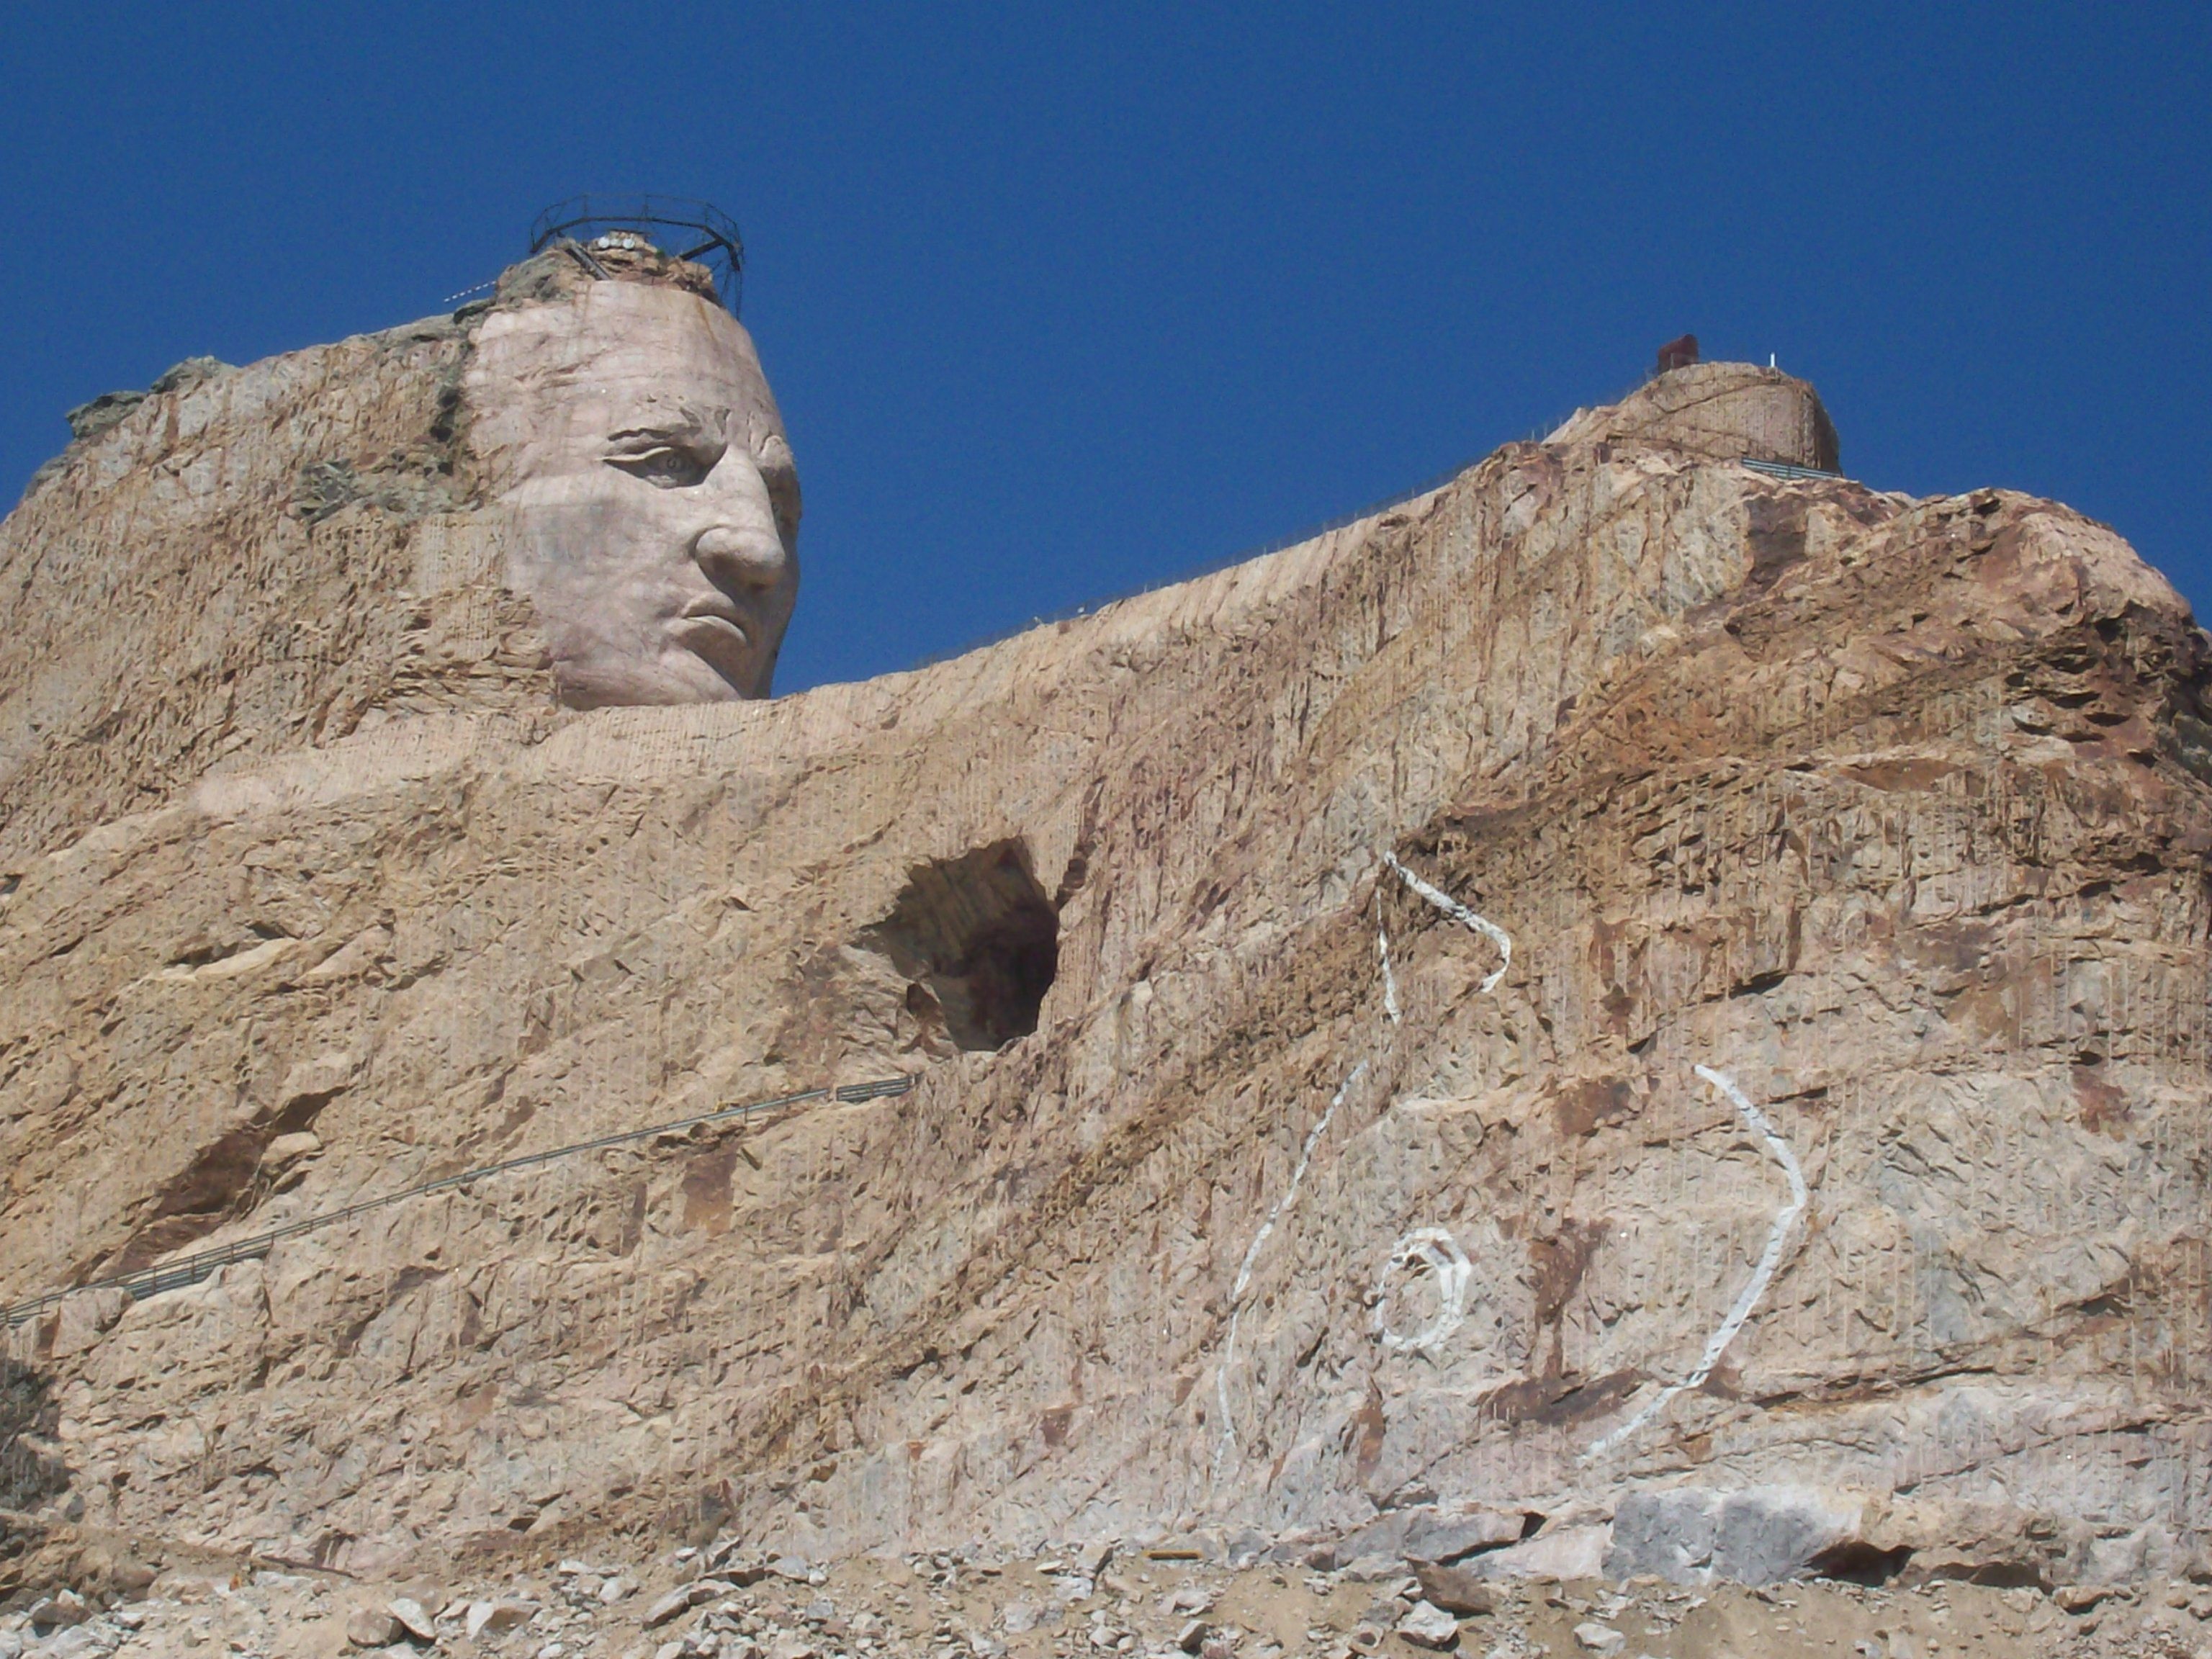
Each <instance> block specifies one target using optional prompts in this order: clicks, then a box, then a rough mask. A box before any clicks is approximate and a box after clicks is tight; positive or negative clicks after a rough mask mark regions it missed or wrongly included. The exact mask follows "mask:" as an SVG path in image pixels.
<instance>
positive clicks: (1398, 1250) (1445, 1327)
mask: <svg viewBox="0 0 2212 1659" xmlns="http://www.w3.org/2000/svg"><path fill="white" fill-rule="evenodd" d="M1417 1263H1419V1264H1422V1265H1425V1266H1426V1267H1428V1268H1429V1270H1430V1271H1431V1272H1432V1273H1435V1274H1436V1276H1437V1312H1436V1316H1435V1317H1434V1318H1432V1319H1431V1320H1430V1321H1429V1322H1428V1323H1427V1324H1425V1325H1424V1326H1422V1327H1421V1328H1420V1329H1419V1330H1418V1331H1415V1332H1414V1333H1413V1334H1412V1335H1411V1336H1401V1335H1399V1334H1398V1333H1397V1332H1395V1331H1394V1330H1392V1329H1391V1328H1390V1327H1389V1316H1390V1278H1391V1275H1392V1274H1393V1273H1395V1272H1396V1271H1397V1270H1398V1269H1399V1268H1400V1267H1413V1266H1414V1265H1415V1264H1417ZM1472 1279H1474V1263H1473V1262H1471V1261H1468V1259H1467V1252H1466V1251H1465V1250H1462V1249H1460V1247H1459V1241H1458V1240H1457V1239H1455V1238H1454V1237H1452V1236H1451V1235H1450V1234H1449V1232H1447V1231H1444V1230H1443V1228H1442V1227H1416V1228H1415V1229H1414V1230H1413V1231H1412V1232H1410V1233H1407V1235H1406V1236H1405V1237H1403V1238H1401V1239H1400V1240H1399V1241H1398V1243H1396V1244H1395V1246H1394V1247H1393V1248H1392V1249H1391V1251H1390V1256H1389V1260H1388V1261H1385V1262H1384V1263H1383V1277H1382V1278H1380V1279H1377V1280H1376V1282H1375V1337H1376V1340H1377V1341H1378V1342H1380V1343H1382V1345H1383V1346H1384V1347H1386V1348H1388V1349H1389V1350H1390V1352H1393V1353H1405V1352H1409V1351H1410V1352H1418V1353H1428V1352H1432V1351H1433V1350H1434V1349H1436V1348H1437V1346H1440V1345H1441V1344H1442V1343H1443V1340H1444V1339H1445V1338H1447V1337H1449V1335H1450V1334H1452V1333H1453V1332H1454V1331H1455V1330H1457V1329H1458V1328H1460V1327H1461V1326H1462V1325H1463V1324H1465V1323H1466V1322H1467V1287H1468V1283H1469V1282H1470V1281H1471V1280H1472Z"/></svg>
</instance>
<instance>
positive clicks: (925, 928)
mask: <svg viewBox="0 0 2212 1659" xmlns="http://www.w3.org/2000/svg"><path fill="white" fill-rule="evenodd" d="M864 943H866V944H867V945H870V946H871V947H872V948H875V949H879V950H881V951H884V953H885V954H886V955H888V956H889V957H890V959H891V962H892V963H893V965H895V966H896V968H897V969H898V970H899V972H900V973H902V974H903V975H906V976H907V978H908V980H909V981H912V985H911V987H910V988H909V990H908V994H907V1006H908V1008H909V1009H910V1010H912V1011H913V1012H914V1013H915V1017H916V1018H919V1019H920V1020H921V1022H922V1024H923V1025H924V1026H925V1027H927V1026H928V1025H930V1024H935V1023H939V1022H941V1023H942V1024H943V1027H944V1030H945V1034H946V1035H947V1036H950V1037H951V1039H952V1041H953V1042H956V1043H957V1044H958V1045H959V1046H960V1047H961V1048H968V1049H979V1050H985V1051H988V1050H991V1049H995V1048H1004V1047H1005V1046H1006V1044H1007V1043H1009V1042H1012V1041H1013V1040H1014V1039H1015V1038H1016V1037H1022V1036H1028V1035H1029V1034H1030V1032H1032V1031H1034V1030H1036V1028H1037V1010H1038V1008H1039V1007H1040V1006H1042V1003H1043V1001H1044V994H1045V993H1046V992H1047V991H1048V990H1049V989H1051V988H1052V981H1053V978H1054V975H1056V974H1057V973H1058V972H1059V971H1060V914H1059V912H1058V910H1057V909H1055V908H1054V905H1053V902H1052V900H1051V899H1050V898H1049V897H1048V896H1047V895H1046V893H1045V890H1044V888H1043V887H1042V885H1041V884H1039V883H1038V881H1037V878H1036V867H1035V864H1034V861H1033V860H1032V859H1031V857H1030V849H1029V845H1028V843H1027V842H1024V841H1022V840H1020V839H1018V838H1016V839H1012V840H1008V841H1000V842H992V843H991V844H990V845H989V846H987V847H979V848H976V849H975V851H973V852H971V853H964V854H962V855H961V856H960V857H958V858H957V859H940V860H933V861H932V862H930V863H928V864H923V865H917V866H915V868H914V869H912V870H911V871H909V872H908V875H907V884H906V886H905V887H904V889H902V890H901V892H900V894H899V896H898V901H897V902H896V904H894V905H893V906H892V907H891V913H890V915H888V916H887V917H885V918H884V920H883V921H881V922H879V923H878V924H877V925H876V926H875V927H873V928H872V929H870V930H869V933H868V935H867V937H866V939H865V940H864Z"/></svg>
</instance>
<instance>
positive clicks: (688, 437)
mask: <svg viewBox="0 0 2212 1659" xmlns="http://www.w3.org/2000/svg"><path fill="white" fill-rule="evenodd" d="M633 418H635V419H636V420H637V422H638V424H637V425H635V426H626V427H617V428H616V429H615V430H613V431H612V432H610V433H609V434H607V441H608V442H609V443H627V442H641V441H642V442H659V443H690V442H701V443H711V444H727V443H728V441H729V423H730V411H729V410H726V409H705V410H702V409H695V408H693V407H691V406H690V404H685V405H684V407H683V408H681V409H680V410H675V411H673V412H672V413H671V414H670V415H669V416H667V417H666V418H665V419H653V418H652V417H650V416H642V415H641V416H635V417H633Z"/></svg>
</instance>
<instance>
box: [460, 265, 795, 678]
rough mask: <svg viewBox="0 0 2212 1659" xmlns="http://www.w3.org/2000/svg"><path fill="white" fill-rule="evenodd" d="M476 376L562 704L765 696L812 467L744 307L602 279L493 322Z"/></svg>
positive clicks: (517, 559) (474, 435)
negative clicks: (772, 385)
mask: <svg viewBox="0 0 2212 1659" xmlns="http://www.w3.org/2000/svg"><path fill="white" fill-rule="evenodd" d="M467 389H468V396H469V404H470V410H471V444H472V446H473V447H474V448H475V451H476V453H477V457H478V459H479V460H480V462H481V464H482V465H483V468H484V471H485V474H486V482H487V483H488V484H489V488H490V489H491V491H492V493H493V494H494V495H495V496H496V497H497V499H498V500H499V501H501V503H503V504H504V505H505V506H506V507H508V508H509V509H511V511H512V512H513V525H514V530H515V541H514V546H513V551H512V553H511V555H510V557H509V568H508V580H509V582H510V583H511V585H512V586H514V587H516V588H517V589H519V590H520V591H521V592H524V593H526V594H527V595H529V597H530V599H531V600H532V603H533V605H535V607H536V609H537V612H538V626H539V627H540V628H541V629H543V630H544V634H545V636H546V641H547V643H548V645H549V646H550V649H551V653H552V657H553V670H554V678H555V684H556V687H557V688H558V692H559V696H560V698H561V701H562V702H564V703H567V704H568V705H569V706H570V707H572V708H604V707H606V706H608V705H611V704H629V703H684V702H727V701H730V700H732V699H735V698H739V697H764V696H767V695H768V694H769V681H770V678H771V677H772V676H773V675H774V673H775V656H776V651H777V649H778V647H781V644H782V643H783V632H784V629H785V627H786V626H787V624H788V623H790V621H791V610H792V605H793V600H794V599H796V598H797V595H798V591H799V552H798V539H799V475H798V472H797V471H796V470H795V469H794V467H793V463H792V456H791V447H790V445H789V444H787V442H786V441H784V435H783V422H782V418H781V416H779V415H778V414H777V412H776V407H775V398H774V396H773V395H771V394H770V392H769V389H768V381H767V380H766V379H765V377H763V374H762V373H761V367H760V360H759V358H758V357H757V356H755V355H754V352H753V344H752V341H751V338H750V337H749V336H748V335H747V334H746V333H745V331H744V329H743V328H741V327H740V326H739V325H738V322H737V319H734V318H733V317H732V316H731V315H730V314H729V313H727V312H726V311H725V310H723V309H722V308H721V307H719V306H716V305H714V304H712V303H710V302H708V301H705V300H702V299H701V298H700V297H699V296H698V295H696V294H691V293H687V292H685V291H684V290H683V289H679V288H673V287H655V286H648V285H647V284H644V283H630V282H623V281H611V282H593V283H586V284H584V285H583V286H581V287H580V288H578V289H575V290H574V292H571V293H569V294H568V295H563V296H562V298H560V299H557V300H555V301H549V302H546V303H543V304H537V305H529V306H525V307H520V308H519V309H516V310H511V311H498V312H494V313H492V314H491V315H489V317H487V318H486V319H484V321H483V325H482V326H481V327H480V329H479V330H478V332H477V343H476V354H475V356H474V359H473V360H472V362H471V366H470V369H469V375H468V387H467Z"/></svg>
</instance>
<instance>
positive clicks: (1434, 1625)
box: [1397, 1601, 1459, 1652]
mask: <svg viewBox="0 0 2212 1659" xmlns="http://www.w3.org/2000/svg"><path fill="white" fill-rule="evenodd" d="M1397 1631H1398V1634H1399V1635H1400V1636H1401V1637H1402V1638H1405V1639H1406V1640H1407V1641H1408V1642H1411V1643H1412V1644H1413V1645H1414V1646H1415V1647H1417V1648H1431V1649H1434V1650H1437V1651H1438V1652H1441V1651H1443V1650H1444V1649H1446V1648H1449V1647H1455V1646H1456V1645H1457V1644H1458V1643H1459V1620H1456V1619H1455V1618H1453V1617H1452V1615H1451V1614H1450V1613H1448V1612H1446V1611H1445V1610H1444V1609H1443V1608H1442V1607H1437V1605H1436V1604H1435V1603H1433V1602H1431V1601H1416V1602H1414V1603H1413V1606H1412V1607H1410V1608H1409V1609H1407V1613H1406V1614H1405V1616H1404V1617H1403V1618H1401V1620H1398V1625H1397Z"/></svg>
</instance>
